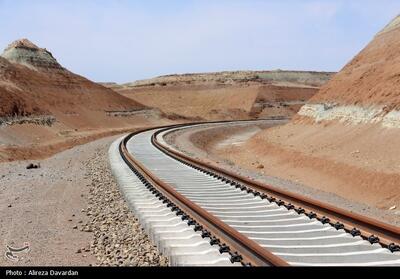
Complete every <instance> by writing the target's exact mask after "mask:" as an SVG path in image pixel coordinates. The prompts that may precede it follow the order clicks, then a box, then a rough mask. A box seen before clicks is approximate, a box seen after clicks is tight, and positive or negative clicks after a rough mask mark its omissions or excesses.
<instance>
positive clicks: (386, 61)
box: [221, 18, 400, 210]
mask: <svg viewBox="0 0 400 279" xmlns="http://www.w3.org/2000/svg"><path fill="white" fill-rule="evenodd" d="M396 22H398V18H396V19H395V20H394V21H393V22H392V23H391V24H389V25H388V27H386V28H385V29H384V30H383V31H382V32H380V33H379V34H377V35H376V36H375V37H374V38H373V40H372V41H371V42H370V43H369V44H368V46H367V47H366V48H365V49H363V50H362V51H361V52H360V53H359V54H358V55H357V56H356V57H355V58H354V59H353V60H352V61H351V62H350V63H348V64H347V65H346V66H345V67H344V69H343V70H342V71H340V72H339V73H338V74H336V75H335V76H334V77H333V78H332V80H331V81H329V82H328V83H327V84H326V85H324V86H323V87H322V88H321V90H320V91H319V92H318V93H317V94H316V95H315V96H314V97H312V98H311V99H310V104H308V105H305V106H304V107H302V109H301V110H300V112H299V114H298V115H296V116H295V117H294V119H293V120H292V121H291V123H289V124H287V125H284V126H281V127H276V128H272V129H267V130H265V131H262V132H260V133H258V134H256V135H255V136H253V137H252V138H251V139H249V140H248V141H247V142H246V143H245V144H244V145H243V146H242V148H241V149H239V148H237V147H234V146H232V147H231V148H227V149H225V150H223V151H221V152H222V153H224V154H225V155H226V156H228V157H230V158H232V160H234V161H235V162H240V163H241V164H243V165H245V166H247V167H252V165H251V163H252V162H254V161H255V160H258V161H259V162H260V163H261V164H263V165H264V170H265V171H266V172H268V173H271V174H273V175H277V176H283V177H286V178H288V179H292V180H299V181H301V182H303V183H305V184H307V185H310V186H312V187H314V188H317V189H322V190H324V191H330V192H333V193H336V194H338V195H341V196H343V197H349V198H351V199H353V200H357V201H360V202H363V203H366V204H369V205H371V206H376V207H378V208H383V209H386V210H387V209H388V208H390V207H393V206H395V207H397V210H398V208H399V207H400V188H399V181H400V164H399V162H400V148H399V142H398V139H399V136H400V129H399V128H400V126H399V125H398V123H400V122H399V120H400V118H399V115H398V114H397V112H396V109H397V108H399V104H400V99H399V98H400V94H399V90H400V83H399V79H398V76H399V74H400V60H399V59H398V57H399V55H398V54H399V53H400V44H399V40H398V39H399V36H400V28H399V25H398V24H397V23H396ZM388 123H390V125H386V124H388ZM254 154H256V155H254Z"/></svg>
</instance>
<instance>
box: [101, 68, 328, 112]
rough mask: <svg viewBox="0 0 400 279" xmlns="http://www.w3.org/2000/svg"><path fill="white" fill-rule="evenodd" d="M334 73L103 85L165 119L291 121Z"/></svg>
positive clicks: (220, 75) (202, 76)
mask: <svg viewBox="0 0 400 279" xmlns="http://www.w3.org/2000/svg"><path fill="white" fill-rule="evenodd" d="M332 75H333V73H330V72H307V71H281V70H276V71H236V72H216V73H197V74H182V75H167V76H161V77H156V78H152V79H148V80H141V81H136V82H134V83H128V84H123V85H117V84H115V83H104V85H105V86H108V87H110V88H112V89H114V90H116V91H117V92H119V93H121V94H122V95H124V96H126V97H129V98H131V99H133V100H135V101H138V102H140V103H142V104H145V105H147V106H151V107H156V108H158V109H160V110H162V111H163V112H165V113H166V114H167V115H168V114H179V115H181V116H184V117H192V118H202V119H212V120H219V119H250V118H265V117H272V116H281V117H282V116H283V117H291V116H292V115H294V114H295V113H296V112H297V111H298V109H299V108H300V107H301V105H303V104H304V103H305V102H306V101H307V100H308V99H309V98H310V97H311V96H313V95H314V94H315V93H316V92H317V90H318V89H319V87H320V86H321V85H322V84H324V83H325V82H327V81H328V80H329V79H330V77H331V76H332Z"/></svg>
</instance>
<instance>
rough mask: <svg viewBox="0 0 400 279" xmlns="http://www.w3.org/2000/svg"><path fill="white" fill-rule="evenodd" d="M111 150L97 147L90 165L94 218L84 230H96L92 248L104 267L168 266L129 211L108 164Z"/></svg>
mask: <svg viewBox="0 0 400 279" xmlns="http://www.w3.org/2000/svg"><path fill="white" fill-rule="evenodd" d="M107 162H108V159H107V149H106V148H102V149H97V150H96V152H95V154H94V157H93V160H90V161H88V162H87V164H86V168H87V174H86V175H87V176H88V177H91V179H92V181H91V183H90V184H89V185H88V187H89V197H88V200H89V206H88V207H87V208H85V209H83V210H84V212H85V213H86V215H87V216H88V217H89V219H90V221H89V222H88V223H86V224H82V226H81V227H80V229H81V230H82V231H93V233H94V239H93V241H92V242H91V243H90V245H89V247H87V249H90V251H91V253H93V254H94V255H95V256H96V258H97V260H98V261H99V263H98V264H99V265H101V266H167V265H168V259H167V258H166V257H163V256H161V255H160V254H159V253H158V251H157V248H156V247H155V246H154V245H153V244H152V243H151V242H150V240H149V238H148V236H147V235H146V233H145V232H144V230H143V229H142V227H141V226H140V224H139V222H138V220H137V219H136V218H135V217H134V216H133V214H132V213H131V211H130V210H129V208H128V206H127V203H126V202H125V201H124V199H123V196H122V195H121V193H120V190H119V188H118V186H117V184H116V182H115V181H114V179H113V176H112V174H111V171H110V168H109V166H108V163H107Z"/></svg>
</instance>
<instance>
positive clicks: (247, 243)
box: [119, 122, 289, 266]
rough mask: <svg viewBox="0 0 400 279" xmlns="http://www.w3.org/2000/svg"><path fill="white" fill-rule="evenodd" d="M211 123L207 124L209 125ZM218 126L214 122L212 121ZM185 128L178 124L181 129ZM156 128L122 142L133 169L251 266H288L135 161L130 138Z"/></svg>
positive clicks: (125, 157)
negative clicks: (129, 144) (129, 150)
mask: <svg viewBox="0 0 400 279" xmlns="http://www.w3.org/2000/svg"><path fill="white" fill-rule="evenodd" d="M209 123H210V122H207V124H209ZM211 123H215V122H211ZM196 124H198V123H196ZM181 126H184V125H175V126H174V127H181ZM152 129H154V128H149V129H144V130H140V131H137V132H134V133H131V134H130V135H128V136H127V137H125V138H124V140H123V141H122V142H121V143H120V147H119V148H120V153H121V156H122V157H123V159H124V161H125V162H126V163H127V164H128V166H129V167H131V168H132V169H133V168H134V169H139V170H140V172H141V173H142V174H144V175H145V176H146V178H147V179H148V180H150V181H151V182H152V183H153V185H155V186H156V187H157V188H158V189H159V190H161V192H162V193H163V194H164V195H165V196H167V197H168V198H169V199H171V200H172V201H173V202H174V203H176V204H177V205H178V206H179V207H180V208H181V209H182V210H183V211H185V212H186V214H188V215H191V216H193V217H194V219H195V220H197V221H198V222H199V223H200V224H202V225H203V226H204V227H206V228H207V229H208V230H209V231H210V232H211V233H212V234H213V235H215V236H216V237H218V238H219V239H221V241H223V242H225V243H226V244H227V245H228V246H229V247H231V248H232V249H234V250H235V251H236V252H237V253H238V254H239V255H240V256H242V257H243V259H244V260H243V262H245V263H250V264H251V265H256V266H265V265H267V266H288V265H289V264H288V263H287V262H286V261H285V260H283V259H282V258H280V257H278V256H276V255H274V254H273V253H271V252H270V251H268V250H267V249H265V248H264V247H262V246H260V245H259V244H258V243H257V242H255V241H253V240H251V239H249V238H248V237H246V236H245V235H243V234H241V233H239V232H238V231H237V230H235V229H234V228H232V227H231V226H229V225H227V224H226V223H224V222H222V221H221V220H220V219H219V218H217V217H215V216H214V215H212V214H211V213H209V212H207V211H206V210H204V209H203V208H201V207H200V206H198V205H196V204H195V203H193V202H192V201H190V200H189V199H188V198H186V197H185V196H183V195H181V194H180V193H179V192H177V191H176V190H175V189H174V188H173V187H171V186H170V185H168V184H167V183H165V182H163V181H161V180H160V179H158V178H157V177H156V176H154V175H153V174H152V172H151V171H149V170H148V169H147V168H146V167H145V166H144V165H143V164H142V163H141V162H139V161H138V160H136V159H135V158H134V157H133V156H132V155H131V154H130V153H129V152H128V150H127V147H126V144H127V142H128V141H129V139H130V138H132V137H133V136H134V135H136V134H138V133H142V132H145V131H149V130H152Z"/></svg>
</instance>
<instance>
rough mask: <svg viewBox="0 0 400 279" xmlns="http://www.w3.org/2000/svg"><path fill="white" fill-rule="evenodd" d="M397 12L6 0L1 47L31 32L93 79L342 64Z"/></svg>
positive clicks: (372, 0)
mask: <svg viewBox="0 0 400 279" xmlns="http://www.w3.org/2000/svg"><path fill="white" fill-rule="evenodd" d="M399 12H400V1H398V0H380V1H376V0H351V1H347V0H271V1H267V0H264V1H262V0H168V1H167V0H146V1H144V0H143V1H134V0H130V1H128V0H114V1H111V0H109V1H101V0H79V1H78V0H64V1H62V0H51V1H50V0H34V1H33V0H29V1H28V0H26V1H25V0H0V30H1V35H0V48H5V47H6V46H7V45H8V44H9V43H10V42H12V41H13V40H15V39H19V38H28V39H30V40H31V41H32V42H34V43H36V44H37V45H38V46H40V47H45V48H47V49H48V50H50V51H51V52H52V53H53V55H54V56H55V57H56V58H57V59H58V61H59V62H60V63H61V64H62V65H63V66H65V67H66V68H68V69H69V70H71V71H73V72H75V73H78V74H80V75H83V76H85V77H88V78H89V79H92V80H94V81H116V82H128V81H133V80H137V79H143V78H148V77H153V76H158V75H162V74H172V73H185V72H208V71H221V70H269V69H286V70H322V71H338V70H340V69H341V68H342V67H343V66H344V65H345V64H346V63H347V62H348V61H349V60H350V59H351V58H352V57H353V56H354V55H356V54H357V53H358V52H359V51H360V50H361V49H362V48H363V47H364V46H365V45H366V44H367V43H368V42H369V41H370V40H371V39H372V38H373V36H374V34H375V33H376V32H378V31H379V30H380V29H382V28H383V27H384V26H385V25H386V24H387V23H388V22H389V21H390V20H391V19H392V18H393V17H394V16H396V15H397V14H398V13H399Z"/></svg>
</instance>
